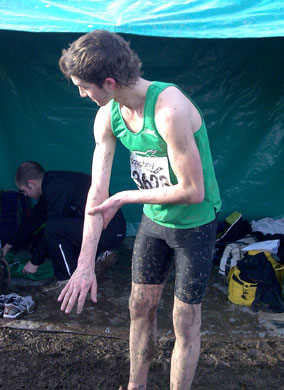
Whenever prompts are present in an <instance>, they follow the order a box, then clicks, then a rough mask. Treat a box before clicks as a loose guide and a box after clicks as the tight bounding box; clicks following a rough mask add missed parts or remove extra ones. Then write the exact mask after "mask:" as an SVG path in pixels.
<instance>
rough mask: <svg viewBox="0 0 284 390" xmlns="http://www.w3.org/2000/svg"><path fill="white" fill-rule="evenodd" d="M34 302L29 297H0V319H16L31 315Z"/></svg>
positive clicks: (13, 295) (12, 294)
mask: <svg viewBox="0 0 284 390" xmlns="http://www.w3.org/2000/svg"><path fill="white" fill-rule="evenodd" d="M36 306H37V304H36V302H35V301H34V300H33V298H32V297H31V296H30V295H27V296H25V297H22V296H20V295H18V294H16V293H11V294H7V295H0V318H6V319H16V318H21V317H23V316H24V315H25V314H30V313H33V312H34V311H35V309H36Z"/></svg>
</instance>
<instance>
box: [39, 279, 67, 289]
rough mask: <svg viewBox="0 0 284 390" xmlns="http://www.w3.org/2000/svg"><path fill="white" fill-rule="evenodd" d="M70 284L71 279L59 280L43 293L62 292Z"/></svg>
mask: <svg viewBox="0 0 284 390" xmlns="http://www.w3.org/2000/svg"><path fill="white" fill-rule="evenodd" d="M68 282H69V279H67V280H58V281H57V282H54V283H51V284H50V285H49V286H47V287H44V288H43V291H44V292H57V291H61V290H62V289H63V288H64V287H65V286H66V284H67V283H68Z"/></svg>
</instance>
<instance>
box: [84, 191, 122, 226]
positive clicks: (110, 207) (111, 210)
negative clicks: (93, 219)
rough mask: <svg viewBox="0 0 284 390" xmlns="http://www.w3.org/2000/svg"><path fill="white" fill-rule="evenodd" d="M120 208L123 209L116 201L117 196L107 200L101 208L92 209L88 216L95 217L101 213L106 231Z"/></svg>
mask: <svg viewBox="0 0 284 390" xmlns="http://www.w3.org/2000/svg"><path fill="white" fill-rule="evenodd" d="M120 207H121V205H120V204H119V202H118V201H117V200H116V199H115V196H111V197H110V198H107V199H106V200H105V201H104V202H103V203H101V204H100V205H99V206H96V207H93V208H91V209H90V210H89V211H88V214H89V215H94V214H97V213H101V214H102V216H103V220H104V224H103V228H104V229H106V228H107V225H108V224H109V223H110V221H111V220H112V218H113V217H114V216H115V214H116V213H117V212H118V210H119V209H120Z"/></svg>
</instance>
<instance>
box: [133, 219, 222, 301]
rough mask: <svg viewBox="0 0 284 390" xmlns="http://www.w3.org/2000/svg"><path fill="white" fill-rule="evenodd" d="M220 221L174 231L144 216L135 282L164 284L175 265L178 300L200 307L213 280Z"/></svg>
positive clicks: (135, 259)
mask: <svg viewBox="0 0 284 390" xmlns="http://www.w3.org/2000/svg"><path fill="white" fill-rule="evenodd" d="M216 228H217V218H216V219H215V220H214V221H212V222H210V223H208V224H206V225H203V226H199V227H196V228H191V229H173V228H168V227H165V226H162V225H158V224H157V223H155V222H153V221H151V220H150V219H149V218H148V217H146V216H145V215H144V214H143V216H142V220H141V224H140V227H139V231H138V233H137V236H136V239H135V244H134V249H133V255H132V281H133V282H134V283H138V284H162V283H164V282H165V281H166V278H167V275H168V273H169V270H170V268H171V266H172V264H173V263H175V268H176V273H175V296H176V297H177V298H178V299H179V300H180V301H182V302H185V303H188V304H199V303H201V302H202V299H203V297H204V293H205V288H206V285H207V282H208V279H209V275H210V271H211V267H212V259H213V250H214V246H215V240H216Z"/></svg>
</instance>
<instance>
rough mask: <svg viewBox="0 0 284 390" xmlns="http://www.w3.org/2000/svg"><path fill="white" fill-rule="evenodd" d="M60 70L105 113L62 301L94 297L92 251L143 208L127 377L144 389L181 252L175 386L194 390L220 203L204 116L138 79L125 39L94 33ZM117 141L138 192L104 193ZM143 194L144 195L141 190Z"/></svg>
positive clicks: (65, 306)
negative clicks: (116, 222) (123, 218)
mask: <svg viewBox="0 0 284 390" xmlns="http://www.w3.org/2000/svg"><path fill="white" fill-rule="evenodd" d="M60 68H61V70H62V72H63V74H64V75H65V77H66V78H71V80H72V82H73V84H74V85H75V86H77V87H78V89H79V93H80V95H81V97H89V98H90V99H91V100H92V101H94V102H95V103H97V104H98V105H99V106H101V108H100V109H99V111H98V113H97V115H96V118H95V123H94V137H95V142H96V147H95V151H94V156H93V180H92V186H91V188H90V192H89V195H88V201H87V206H86V218H85V224H84V235H83V243H82V248H81V252H80V255H79V259H78V267H77V269H76V271H75V272H74V274H73V276H72V278H71V279H70V281H69V283H68V284H67V286H65V288H64V289H63V290H62V292H61V294H60V296H59V298H58V299H59V301H62V305H61V310H63V311H65V312H66V313H67V314H68V313H70V311H71V310H72V307H73V306H74V304H75V303H76V301H77V300H78V304H77V312H78V313H80V312H81V311H82V308H83V305H84V302H85V298H86V295H87V293H88V291H89V290H90V292H91V299H92V300H93V302H96V301H97V282H96V275H95V273H94V271H93V270H94V263H93V254H94V253H95V252H96V250H97V245H98V242H99V237H100V234H101V231H102V229H103V228H105V227H106V226H107V225H108V223H109V222H110V221H111V219H112V217H113V215H115V213H116V212H117V210H119V209H120V207H121V206H123V205H124V204H127V203H134V204H136V203H144V209H143V216H142V221H141V225H140V229H139V232H138V234H137V237H136V240H135V245H134V250H133V257H132V262H133V265H132V291H131V296H130V300H129V307H130V318H131V325H130V378H129V383H128V389H129V390H134V389H136V390H137V389H139V390H144V389H146V386H147V376H148V369H149V364H150V359H151V356H152V354H153V351H154V348H155V340H156V310H157V307H158V305H159V301H160V297H161V294H162V291H163V288H164V285H165V280H166V276H167V274H168V272H169V269H170V266H171V263H172V261H173V258H174V257H173V256H172V255H173V254H174V255H175V266H176V284H175V300H174V308H173V324H174V331H175V336H176V342H175V347H174V350H173V355H172V362H171V385H170V386H171V389H174V390H188V389H190V387H191V383H192V380H193V377H194V373H195V370H196V366H197V362H198V358H199V350H200V323H201V302H202V298H203V296H204V290H205V287H206V284H207V281H208V277H209V273H210V269H211V263H212V252H213V248H214V243H215V237H216V224H217V219H216V214H217V213H218V211H219V209H220V206H221V201H220V196H219V190H218V186H217V182H216V179H215V174H214V169H213V164H212V158H211V154H210V149H209V143H208V138H207V133H206V128H205V124H204V121H203V117H202V114H201V112H200V111H199V109H198V108H197V106H196V105H195V104H194V103H193V102H192V101H191V99H190V98H189V97H188V96H187V95H186V94H185V93H184V92H183V91H182V90H180V89H179V88H178V87H177V86H175V85H172V84H166V83H159V82H151V81H148V80H145V79H143V78H141V73H140V68H141V63H140V60H139V59H138V57H137V55H136V54H135V53H134V52H133V51H132V50H131V49H130V48H129V45H128V44H127V43H126V42H125V41H124V40H123V38H122V37H120V36H119V35H116V34H113V33H109V32H107V31H104V30H97V31H93V32H91V33H89V34H86V35H84V36H82V37H80V38H79V39H78V40H77V41H75V42H73V43H72V44H71V45H70V47H69V49H68V50H63V53H62V57H61V59H60ZM116 138H119V139H120V140H121V142H122V143H123V144H124V145H125V146H126V148H127V149H129V151H130V152H131V154H130V162H131V175H132V178H133V179H134V181H135V182H136V183H137V185H138V188H139V190H131V191H122V192H118V193H116V194H114V195H113V196H111V197H108V186H109V181H110V176H111V168H112V162H113V156H114V152H115V146H116ZM140 189H141V191H140Z"/></svg>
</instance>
